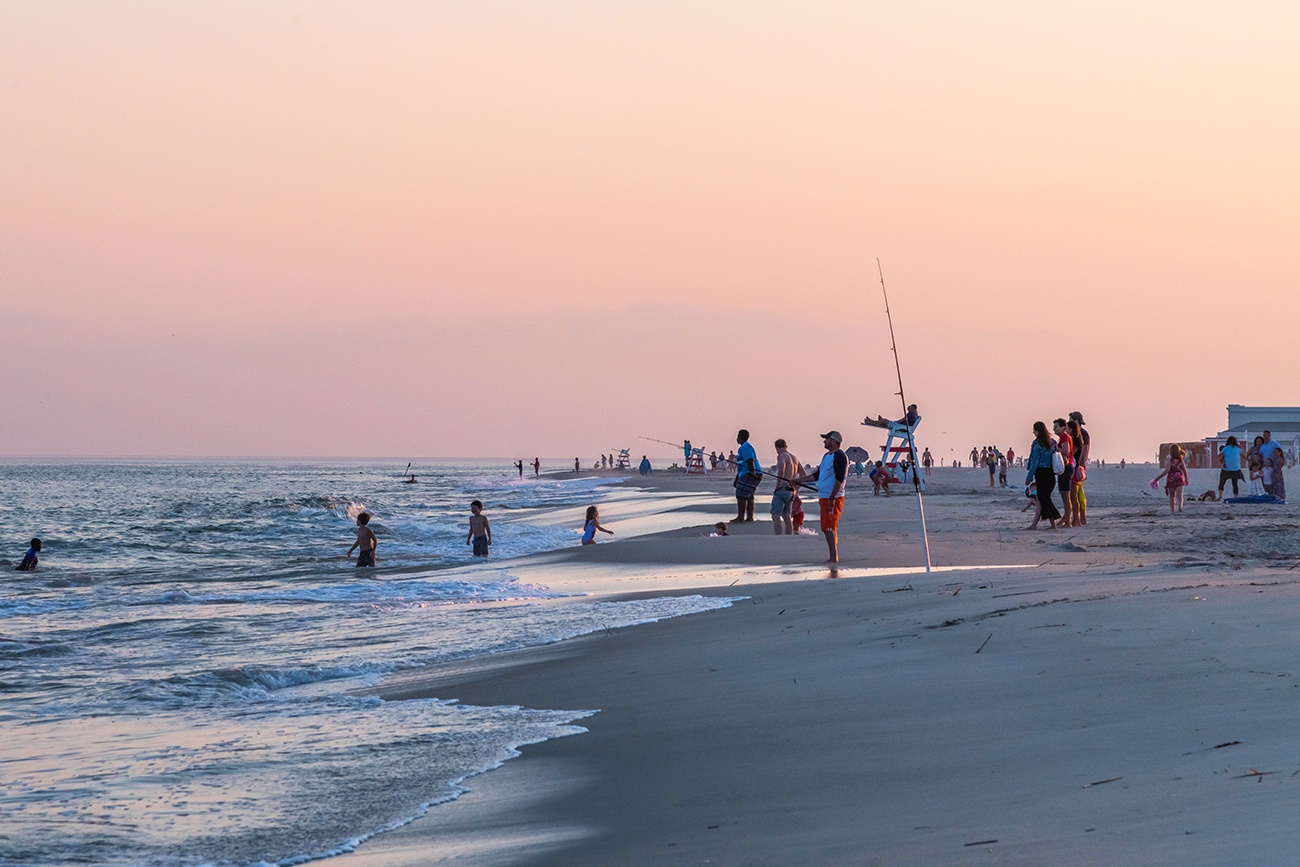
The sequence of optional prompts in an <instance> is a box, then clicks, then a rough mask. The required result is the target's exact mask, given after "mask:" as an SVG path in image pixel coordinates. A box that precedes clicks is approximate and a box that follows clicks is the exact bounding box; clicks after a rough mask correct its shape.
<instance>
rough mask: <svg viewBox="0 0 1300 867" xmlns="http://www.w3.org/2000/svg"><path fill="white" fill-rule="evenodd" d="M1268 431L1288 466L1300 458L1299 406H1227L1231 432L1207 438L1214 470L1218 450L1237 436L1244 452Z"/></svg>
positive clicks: (1233, 404) (1223, 431)
mask: <svg viewBox="0 0 1300 867" xmlns="http://www.w3.org/2000/svg"><path fill="white" fill-rule="evenodd" d="M1266 430H1267V431H1269V432H1270V434H1271V435H1272V437H1273V439H1274V440H1276V441H1277V442H1278V443H1279V444H1280V445H1281V446H1282V448H1284V449H1285V450H1286V457H1287V463H1288V464H1294V463H1295V461H1296V458H1297V456H1300V406H1242V405H1241V404H1239V403H1230V404H1228V429H1227V430H1222V431H1219V432H1218V433H1217V434H1215V435H1214V436H1212V437H1206V438H1205V444H1206V445H1207V446H1208V447H1209V457H1210V464H1209V466H1211V467H1217V466H1218V465H1219V449H1221V448H1223V446H1224V444H1225V443H1227V441H1228V437H1230V436H1235V437H1236V438H1237V442H1239V443H1241V447H1242V448H1250V444H1251V442H1252V441H1253V440H1254V439H1255V437H1257V436H1259V435H1260V434H1261V433H1263V432H1264V431H1266Z"/></svg>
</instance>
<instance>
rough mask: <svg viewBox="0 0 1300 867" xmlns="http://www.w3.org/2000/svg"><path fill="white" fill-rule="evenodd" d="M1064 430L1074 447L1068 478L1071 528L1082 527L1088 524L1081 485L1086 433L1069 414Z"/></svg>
mask: <svg viewBox="0 0 1300 867" xmlns="http://www.w3.org/2000/svg"><path fill="white" fill-rule="evenodd" d="M1065 429H1066V430H1067V431H1068V432H1069V434H1070V442H1071V443H1073V445H1074V472H1073V473H1072V474H1071V476H1070V506H1071V508H1072V509H1073V512H1074V515H1073V517H1074V523H1073V524H1072V526H1075V527H1082V526H1083V525H1084V524H1086V523H1088V521H1087V515H1086V514H1085V512H1084V509H1085V507H1086V503H1087V501H1086V500H1084V498H1083V483H1084V482H1085V481H1086V480H1087V478H1088V450H1087V447H1086V446H1084V444H1083V443H1084V437H1085V436H1087V432H1086V431H1084V429H1083V425H1082V424H1080V423H1079V422H1078V421H1076V420H1075V419H1074V413H1071V414H1070V420H1069V421H1067V422H1066V423H1065Z"/></svg>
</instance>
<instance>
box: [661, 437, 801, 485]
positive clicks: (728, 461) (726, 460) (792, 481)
mask: <svg viewBox="0 0 1300 867" xmlns="http://www.w3.org/2000/svg"><path fill="white" fill-rule="evenodd" d="M637 439H643V440H650V442H652V443H663V444H664V445H666V446H676V447H677V448H681V447H682V446H680V445H678V444H677V443H670V442H668V440H661V439H656V438H654V437H637ZM686 442H688V441H683V443H682V445H685V443H686ZM718 460H720V461H722V462H723V463H724V464H731V465H732V466H733V467H739V466H740V464H739V463H737V462H736V461H732V460H728V459H727V458H724V457H723V456H722V455H718ZM768 475H770V476H771V477H772V478H774V479H776V480H777V481H778V482H785V483H786V484H787V485H798V486H799V487H801V488H808V489H809V490H811V491H815V490H817V486H816V485H810V484H808V483H807V482H796V481H795V480H794V479H787V478H785V477H784V476H778V475H777V474H776V473H768Z"/></svg>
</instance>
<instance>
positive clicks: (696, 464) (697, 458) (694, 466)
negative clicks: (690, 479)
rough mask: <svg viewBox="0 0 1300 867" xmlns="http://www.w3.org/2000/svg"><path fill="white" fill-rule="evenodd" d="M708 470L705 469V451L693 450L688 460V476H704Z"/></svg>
mask: <svg viewBox="0 0 1300 867" xmlns="http://www.w3.org/2000/svg"><path fill="white" fill-rule="evenodd" d="M707 472H708V470H706V469H704V449H702V448H698V449H697V448H692V449H691V456H690V457H689V458H687V459H686V475H688V476H702V475H704V474H705V473H707Z"/></svg>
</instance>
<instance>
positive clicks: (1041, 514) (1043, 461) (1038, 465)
mask: <svg viewBox="0 0 1300 867" xmlns="http://www.w3.org/2000/svg"><path fill="white" fill-rule="evenodd" d="M1054 458H1055V459H1061V455H1060V452H1058V451H1057V450H1056V443H1054V442H1052V438H1051V437H1050V436H1049V435H1048V433H1047V425H1046V424H1044V423H1043V422H1041V421H1036V422H1034V442H1033V444H1032V445H1031V446H1030V448H1029V461H1028V462H1027V463H1026V465H1025V468H1026V473H1025V487H1026V488H1027V487H1029V485H1031V484H1035V485H1037V487H1038V499H1037V502H1038V507H1037V508H1036V509H1034V522H1033V523H1032V524H1030V525H1029V529H1030V530H1034V529H1037V527H1038V522H1039V521H1040V520H1041V519H1043V518H1046V519H1047V520H1049V521H1051V522H1052V529H1053V530H1055V529H1056V522H1057V521H1059V520H1060V519H1061V513H1060V512H1059V511H1057V508H1056V504H1055V503H1053V502H1052V489H1053V488H1055V487H1056V475H1057V473H1056V470H1055V469H1054V468H1053V467H1052V464H1053V462H1054ZM1061 460H1062V461H1063V459H1061ZM1062 472H1064V467H1062Z"/></svg>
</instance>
